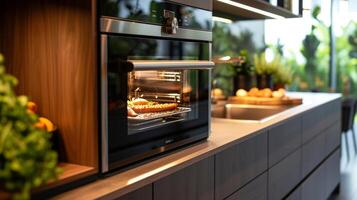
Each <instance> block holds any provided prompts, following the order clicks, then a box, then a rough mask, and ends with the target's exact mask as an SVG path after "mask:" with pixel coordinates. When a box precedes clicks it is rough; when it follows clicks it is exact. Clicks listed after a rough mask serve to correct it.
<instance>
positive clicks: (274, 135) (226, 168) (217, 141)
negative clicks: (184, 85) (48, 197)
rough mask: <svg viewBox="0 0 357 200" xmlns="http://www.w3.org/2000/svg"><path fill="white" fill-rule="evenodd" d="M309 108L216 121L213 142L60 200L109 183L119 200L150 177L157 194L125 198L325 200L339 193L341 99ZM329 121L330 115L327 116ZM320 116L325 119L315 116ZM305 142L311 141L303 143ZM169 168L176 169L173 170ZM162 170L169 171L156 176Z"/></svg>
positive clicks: (110, 192) (108, 192) (108, 190)
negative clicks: (274, 116)
mask: <svg viewBox="0 0 357 200" xmlns="http://www.w3.org/2000/svg"><path fill="white" fill-rule="evenodd" d="M309 95H312V96H314V98H315V97H316V95H317V96H320V95H322V96H323V95H327V94H309ZM327 96H330V94H328V95H327ZM321 99H323V98H321ZM307 105H308V106H309V107H308V108H307V109H306V110H304V111H303V112H299V114H296V115H292V117H288V118H284V120H277V121H276V122H272V123H271V124H269V125H267V126H265V124H255V123H249V124H248V123H241V122H233V121H224V122H221V121H219V122H218V121H215V122H214V124H215V126H213V127H214V128H215V130H214V131H213V132H212V135H211V137H210V138H209V139H208V141H207V142H202V143H200V144H196V145H192V147H188V148H187V149H183V150H181V151H178V152H176V153H173V154H172V155H167V156H164V157H163V158H161V159H158V160H156V161H153V162H152V163H151V162H150V163H148V164H146V165H143V166H140V167H139V168H137V169H136V168H134V169H132V170H129V171H128V172H124V173H123V174H118V175H114V176H113V177H110V178H108V179H109V180H108V181H105V180H101V181H100V183H93V184H92V185H91V186H87V187H83V189H77V190H76V191H73V192H69V194H67V195H62V196H61V197H62V198H59V199H72V198H71V197H77V196H78V195H76V194H78V193H80V192H82V193H86V192H88V191H90V190H91V189H93V188H98V187H99V188H100V187H101V186H102V185H103V183H107V186H106V188H105V195H106V196H105V197H113V198H104V199H115V198H119V196H118V195H120V194H122V193H120V192H118V191H120V190H130V188H128V187H127V184H128V181H130V180H133V179H137V178H138V177H141V176H143V175H147V174H151V173H152V175H150V177H148V178H144V179H143V180H141V184H144V181H145V185H147V184H151V185H152V190H151V191H152V192H150V190H149V189H148V188H146V190H143V192H141V191H140V190H137V191H135V192H132V193H129V194H127V195H125V196H123V197H122V198H124V197H125V198H128V197H131V198H134V199H135V198H142V199H143V200H146V199H145V198H146V197H147V198H148V199H151V198H152V197H153V198H152V199H153V200H176V199H179V200H181V199H189V200H191V199H205V200H206V199H208V200H210V199H215V200H222V199H226V200H246V199H247V200H251V199H254V200H256V199H258V200H260V199H262V200H263V199H269V200H275V199H288V200H305V199H327V197H328V196H329V195H330V194H331V192H332V191H333V190H334V189H335V188H336V187H337V186H338V184H339V178H340V174H339V163H340V150H339V146H340V139H339V137H340V126H341V122H340V106H339V105H340V99H339V97H336V96H335V98H333V100H330V102H329V103H324V104H319V105H318V106H311V104H307ZM302 106H304V105H302ZM295 108H296V109H299V107H295ZM294 110H295V109H292V110H291V112H292V113H293V112H294ZM311 110H312V111H313V112H310V111H311ZM316 113H320V114H316ZM289 114H291V113H290V112H289ZM327 114H329V116H324V115H327ZM317 115H319V116H320V117H316V116H317ZM313 116H315V118H314V117H313ZM308 120H312V121H313V123H310V122H308ZM263 123H265V122H263ZM267 123H270V122H267ZM261 125H263V126H261ZM257 127H259V128H257ZM309 127H310V128H311V129H310V128H309ZM246 131H250V132H249V133H247V132H246ZM303 135H305V136H306V137H305V139H306V140H305V141H304V142H303V139H302V138H303ZM232 138H233V139H232ZM237 138H238V139H237ZM222 141H226V142H222ZM279 151H282V152H279ZM202 152H205V153H202ZM206 153H207V154H208V155H207V154H206ZM204 154H206V155H205V157H204V158H199V159H198V157H199V156H198V155H200V156H202V155H204ZM183 160H185V162H186V163H185V162H183ZM187 162H188V163H187ZM171 165H176V167H178V168H176V169H174V168H175V167H172V166H171ZM168 166H169V167H168ZM157 169H163V171H158V172H156V171H157ZM171 170H172V171H171ZM133 184H140V183H133ZM117 185H119V186H120V185H122V186H121V187H122V188H121V189H118V187H119V186H117ZM108 187H109V188H108ZM145 187H146V186H145ZM149 187H150V186H149ZM130 191H132V190H130ZM145 191H146V192H145ZM145 193H146V195H145V196H146V197H142V196H141V194H145ZM116 194H117V195H116ZM150 194H151V196H150ZM98 196H99V195H97V194H96V193H94V194H92V195H86V196H83V197H82V196H81V198H80V200H81V199H83V200H85V199H96V198H97V197H98ZM66 197H67V198H66ZM91 197H93V198H91ZM119 200H121V199H120V198H119Z"/></svg>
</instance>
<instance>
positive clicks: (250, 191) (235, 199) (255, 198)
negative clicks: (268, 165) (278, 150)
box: [226, 173, 268, 200]
mask: <svg viewBox="0 0 357 200" xmlns="http://www.w3.org/2000/svg"><path fill="white" fill-rule="evenodd" d="M267 181H268V176H267V173H264V174H262V175H260V176H259V177H258V178H256V179H254V180H253V181H252V182H250V183H248V184H247V185H246V186H244V187H243V188H242V189H240V190H238V191H237V192H235V193H234V194H232V195H231V196H229V197H228V198H227V199H226V200H266V199H268V196H267V195H268V193H267Z"/></svg>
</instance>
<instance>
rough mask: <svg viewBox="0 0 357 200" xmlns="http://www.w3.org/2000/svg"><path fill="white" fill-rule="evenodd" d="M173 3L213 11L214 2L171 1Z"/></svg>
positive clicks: (204, 0) (206, 0)
mask: <svg viewBox="0 0 357 200" xmlns="http://www.w3.org/2000/svg"><path fill="white" fill-rule="evenodd" d="M171 1H172V2H176V3H181V4H185V5H189V6H193V7H197V8H202V9H206V10H212V6H213V0H195V1H192V0H171Z"/></svg>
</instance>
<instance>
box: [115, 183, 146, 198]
mask: <svg viewBox="0 0 357 200" xmlns="http://www.w3.org/2000/svg"><path fill="white" fill-rule="evenodd" d="M152 194H153V193H152V185H151V184H150V185H147V186H145V187H142V188H140V189H138V190H135V191H134V192H131V193H129V194H126V195H124V196H122V197H120V198H118V199H116V200H152V196H153V195H152Z"/></svg>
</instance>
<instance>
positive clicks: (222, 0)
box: [218, 0, 285, 19]
mask: <svg viewBox="0 0 357 200" xmlns="http://www.w3.org/2000/svg"><path fill="white" fill-rule="evenodd" d="M218 1H220V2H222V3H225V4H228V5H231V6H235V7H238V8H242V9H245V10H249V11H251V12H255V13H258V14H261V15H264V16H267V17H270V18H273V19H285V17H282V16H280V15H276V14H273V13H270V12H267V11H264V10H261V9H258V8H254V7H251V6H247V5H244V4H242V3H238V2H235V1H232V0H218Z"/></svg>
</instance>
